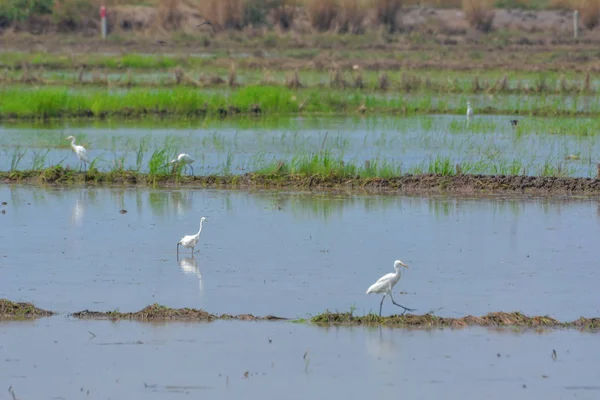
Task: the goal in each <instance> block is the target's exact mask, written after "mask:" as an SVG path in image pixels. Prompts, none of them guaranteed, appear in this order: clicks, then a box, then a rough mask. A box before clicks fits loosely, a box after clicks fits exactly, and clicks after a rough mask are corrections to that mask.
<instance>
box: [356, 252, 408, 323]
mask: <svg viewBox="0 0 600 400" xmlns="http://www.w3.org/2000/svg"><path fill="white" fill-rule="evenodd" d="M400 267H405V268H408V265H406V264H404V263H403V262H402V261H400V260H396V261H395V262H394V269H395V270H396V272H395V273H394V272H390V273H389V274H385V275H384V276H382V277H381V278H379V279H378V280H377V282H375V283H374V284H372V285H371V286H370V287H369V288H368V289H367V294H370V293H378V294H382V293H383V298H382V299H381V303H379V316H380V317H381V307H382V306H383V300H385V296H386V295H389V296H390V299H392V303H394V304H395V305H397V306H398V307H402V308H403V309H404V311H403V312H402V314H404V313H405V312H406V311H415V310H414V309H412V308H406V307H404V306H403V305H400V304H398V303H396V302H395V301H394V298H393V297H392V288H393V287H394V286H395V285H396V283H398V281H399V280H400Z"/></svg>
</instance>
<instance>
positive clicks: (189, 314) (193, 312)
mask: <svg viewBox="0 0 600 400" xmlns="http://www.w3.org/2000/svg"><path fill="white" fill-rule="evenodd" d="M71 315H72V316H73V317H75V318H80V319H107V320H120V319H129V320H136V321H167V320H174V321H206V322H210V321H214V320H217V319H237V320H242V321H260V320H262V321H274V320H284V319H286V318H281V317H275V316H273V315H267V316H266V317H256V316H254V315H252V314H240V315H229V314H222V315H216V314H210V313H208V312H206V311H204V310H198V309H194V308H169V307H165V306H162V305H160V304H157V303H154V304H152V305H150V306H147V307H145V308H143V309H142V310H139V311H136V312H128V313H122V312H119V311H108V312H103V311H89V310H84V311H79V312H76V313H73V314H71Z"/></svg>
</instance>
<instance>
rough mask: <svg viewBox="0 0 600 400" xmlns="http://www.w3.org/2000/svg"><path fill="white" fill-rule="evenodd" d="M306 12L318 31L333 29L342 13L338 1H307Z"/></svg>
mask: <svg viewBox="0 0 600 400" xmlns="http://www.w3.org/2000/svg"><path fill="white" fill-rule="evenodd" d="M305 8H306V12H307V13H308V18H309V20H310V24H311V25H312V27H313V28H315V29H316V30H318V31H321V32H325V31H328V30H330V29H332V28H333V27H334V26H335V25H334V24H335V22H336V19H337V17H338V14H339V12H340V7H339V3H338V1H337V0H306V3H305Z"/></svg>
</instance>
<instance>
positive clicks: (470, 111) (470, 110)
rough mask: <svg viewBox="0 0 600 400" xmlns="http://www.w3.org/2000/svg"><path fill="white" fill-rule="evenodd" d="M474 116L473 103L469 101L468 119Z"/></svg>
mask: <svg viewBox="0 0 600 400" xmlns="http://www.w3.org/2000/svg"><path fill="white" fill-rule="evenodd" d="M472 116H473V108H471V102H470V101H467V119H469V118H471V117H472Z"/></svg>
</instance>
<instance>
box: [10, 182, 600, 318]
mask: <svg viewBox="0 0 600 400" xmlns="http://www.w3.org/2000/svg"><path fill="white" fill-rule="evenodd" d="M0 202H7V203H8V204H7V205H4V206H0V208H1V209H3V210H5V211H6V213H5V214H0V226H1V227H2V229H0V298H3V297H5V298H8V299H11V300H14V301H32V302H34V303H36V305H38V306H39V307H42V308H46V309H50V310H54V311H58V312H73V311H79V310H82V309H95V310H112V309H119V310H121V311H136V310H138V309H141V308H143V307H144V306H146V305H148V304H151V303H154V302H158V303H161V304H164V305H167V306H171V307H195V308H203V309H206V310H208V311H209V312H212V313H231V314H240V313H253V314H256V315H267V314H274V315H278V316H284V317H291V318H294V317H306V316H309V315H310V314H316V313H320V312H322V311H324V310H325V309H329V310H338V311H348V310H350V308H351V307H356V312H357V313H361V314H362V313H366V312H369V311H372V310H377V309H378V307H379V299H380V297H378V296H375V295H366V294H365V290H366V289H367V287H368V286H369V285H370V284H371V283H373V282H374V281H375V280H376V279H377V278H379V277H380V276H381V275H383V274H385V273H388V272H391V271H392V264H393V261H394V260H395V259H397V258H399V259H402V260H403V261H404V262H405V263H407V264H408V265H409V266H410V269H408V270H407V271H405V273H404V275H403V278H402V280H401V282H400V284H399V285H398V286H397V287H396V290H395V291H394V296H395V299H396V301H397V302H399V303H401V304H403V305H406V306H408V307H414V308H416V309H417V312H418V313H425V312H428V311H431V310H436V312H437V313H438V314H439V315H444V316H452V317H462V316H464V315H467V314H474V315H480V314H485V313H487V312H491V311H515V310H519V311H522V312H524V313H526V314H536V315H539V314H549V315H551V316H553V317H555V318H558V319H560V320H571V319H576V318H578V317H579V316H582V315H583V316H587V317H593V316H599V315H600V305H599V303H598V301H597V299H598V296H597V282H598V279H597V277H598V273H599V272H598V271H599V267H600V262H599V261H598V257H597V255H598V251H597V237H598V232H599V230H600V214H599V209H600V208H599V204H598V201H597V200H589V199H588V200H584V199H581V200H575V199H571V200H567V199H527V198H523V199H504V198H487V199H483V198H480V199H476V198H443V197H429V198H424V197H403V196H371V195H344V194H319V193H316V194H314V193H313V194H311V195H309V194H306V193H289V192H287V193H284V192H276V191H253V192H246V191H220V190H189V189H183V190H150V189H141V188H132V189H118V188H117V189H105V188H72V189H63V188H40V187H27V186H12V185H11V186H8V185H4V186H0ZM122 209H124V210H127V213H124V214H122V213H120V212H119V211H120V210H122ZM201 216H206V217H207V219H208V220H207V222H206V223H205V226H204V229H203V232H202V236H201V239H200V243H199V245H198V249H199V250H200V252H199V253H198V254H196V255H195V257H194V258H192V257H190V251H189V250H187V249H185V250H182V251H183V254H181V256H180V257H179V260H178V258H177V255H176V243H177V241H178V240H179V239H180V238H181V237H182V236H183V235H184V234H191V233H195V232H197V230H198V223H199V219H200V217H201ZM398 310H399V309H398V308H396V307H394V306H393V305H392V304H391V303H389V302H387V301H386V303H385V304H384V313H385V314H391V313H395V312H397V311H398Z"/></svg>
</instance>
